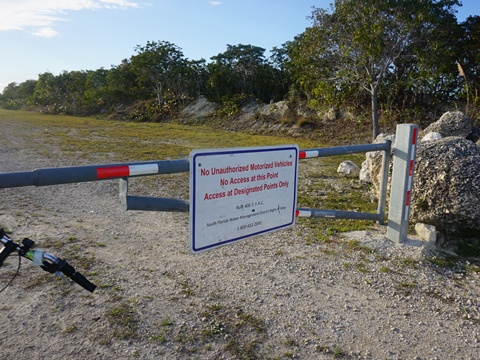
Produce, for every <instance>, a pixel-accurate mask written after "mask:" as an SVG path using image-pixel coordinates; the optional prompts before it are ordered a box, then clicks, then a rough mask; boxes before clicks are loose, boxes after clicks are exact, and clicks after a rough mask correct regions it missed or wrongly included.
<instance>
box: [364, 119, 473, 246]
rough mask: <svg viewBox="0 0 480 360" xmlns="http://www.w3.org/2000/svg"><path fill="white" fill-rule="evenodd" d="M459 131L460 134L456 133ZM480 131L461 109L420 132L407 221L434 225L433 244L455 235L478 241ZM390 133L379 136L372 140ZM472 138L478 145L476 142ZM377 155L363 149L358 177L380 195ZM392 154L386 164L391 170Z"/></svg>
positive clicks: (449, 240)
mask: <svg viewBox="0 0 480 360" xmlns="http://www.w3.org/2000/svg"><path fill="white" fill-rule="evenodd" d="M458 135H461V136H458ZM479 138H480V131H478V128H476V127H474V126H472V121H471V120H470V119H469V118H467V117H466V116H464V115H463V114H462V113H461V112H451V113H446V114H444V115H443V116H442V117H441V118H440V119H439V120H438V121H437V122H436V123H434V124H431V125H430V126H428V127H427V128H426V129H425V130H424V131H422V132H420V134H419V140H420V141H419V142H418V143H417V160H416V164H415V174H414V182H413V194H412V205H411V213H410V214H411V218H410V220H411V222H412V223H425V224H427V225H433V226H435V227H436V229H437V230H438V232H437V245H442V244H443V243H445V245H453V246H455V245H456V244H455V243H456V242H457V240H458V239H460V241H462V240H461V239H462V238H468V237H470V238H477V239H479V240H480V146H478V142H480V140H479ZM385 139H390V140H392V155H393V154H394V153H395V136H394V135H389V136H385V135H380V136H379V137H378V138H377V139H376V140H375V142H379V141H384V140H385ZM475 142H477V144H475ZM381 164H382V153H381V152H372V153H367V155H366V160H365V163H364V164H362V171H361V173H360V178H361V179H368V178H369V179H370V181H371V183H372V185H373V186H372V195H373V197H374V198H376V199H378V197H379V183H380V170H381ZM392 164H393V156H392V161H391V162H390V175H391V171H392Z"/></svg>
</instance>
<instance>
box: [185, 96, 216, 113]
mask: <svg viewBox="0 0 480 360" xmlns="http://www.w3.org/2000/svg"><path fill="white" fill-rule="evenodd" d="M214 112H215V104H214V103H212V102H210V101H208V99H207V98H206V97H205V96H200V97H199V98H198V99H196V100H195V101H192V102H191V103H190V104H188V105H187V106H186V107H185V108H184V109H183V110H182V115H183V116H185V117H198V118H202V117H207V116H212V115H213V114H214Z"/></svg>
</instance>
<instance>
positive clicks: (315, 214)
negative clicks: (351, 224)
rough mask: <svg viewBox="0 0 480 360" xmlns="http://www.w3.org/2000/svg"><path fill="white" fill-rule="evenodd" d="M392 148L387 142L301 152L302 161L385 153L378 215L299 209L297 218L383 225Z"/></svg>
mask: <svg viewBox="0 0 480 360" xmlns="http://www.w3.org/2000/svg"><path fill="white" fill-rule="evenodd" d="M391 146H392V142H391V141H390V140H386V141H385V142H383V143H377V144H362V145H351V146H337V147H331V148H318V149H309V150H302V151H300V153H299V156H298V157H299V158H300V159H308V158H316V157H327V156H336V155H347V154H356V153H367V152H371V151H383V158H382V177H381V180H380V196H379V199H378V207H377V213H367V212H359V211H343V210H322V209H308V208H297V211H296V216H297V217H310V218H331V219H351V220H373V221H376V222H378V223H379V224H381V225H383V224H384V219H385V204H386V199H387V181H388V168H389V162H390V152H391Z"/></svg>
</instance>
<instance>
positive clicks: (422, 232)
mask: <svg viewBox="0 0 480 360" xmlns="http://www.w3.org/2000/svg"><path fill="white" fill-rule="evenodd" d="M415 231H416V232H417V235H418V237H419V238H420V240H423V241H426V242H428V243H430V244H436V242H437V229H436V228H435V226H433V225H428V224H423V223H416V224H415Z"/></svg>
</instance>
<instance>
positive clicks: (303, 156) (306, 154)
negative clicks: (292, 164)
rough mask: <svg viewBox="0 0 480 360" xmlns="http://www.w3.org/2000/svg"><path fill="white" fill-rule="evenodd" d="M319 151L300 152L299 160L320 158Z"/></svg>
mask: <svg viewBox="0 0 480 360" xmlns="http://www.w3.org/2000/svg"><path fill="white" fill-rule="evenodd" d="M318 154H319V153H318V150H307V151H300V152H299V153H298V158H299V159H308V158H315V157H318Z"/></svg>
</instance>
